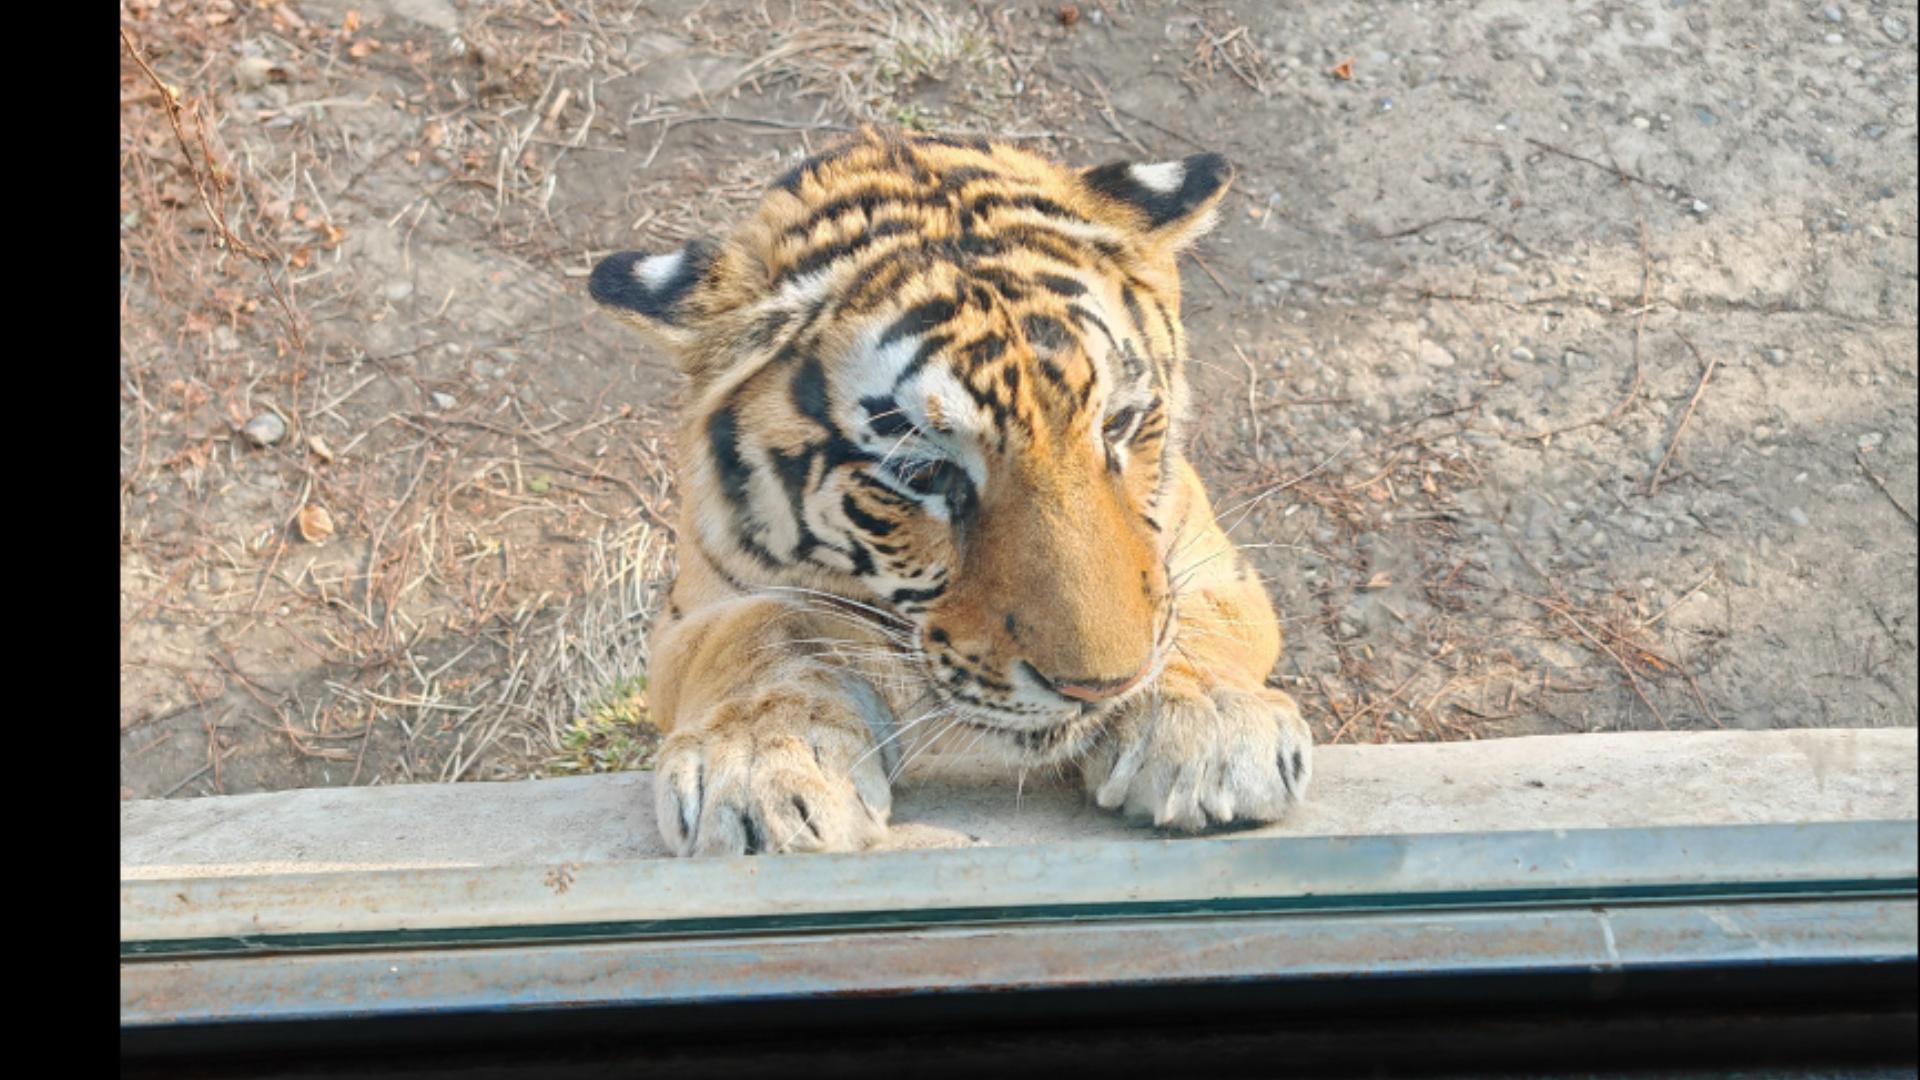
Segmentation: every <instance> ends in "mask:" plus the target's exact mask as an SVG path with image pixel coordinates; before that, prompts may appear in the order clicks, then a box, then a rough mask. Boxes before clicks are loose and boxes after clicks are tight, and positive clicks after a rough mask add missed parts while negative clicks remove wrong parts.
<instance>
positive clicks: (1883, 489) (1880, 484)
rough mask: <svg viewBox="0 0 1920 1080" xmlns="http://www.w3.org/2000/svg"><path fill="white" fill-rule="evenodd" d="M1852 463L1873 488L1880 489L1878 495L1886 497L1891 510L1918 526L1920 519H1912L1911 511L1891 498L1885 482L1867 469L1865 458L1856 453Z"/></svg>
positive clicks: (1890, 492)
mask: <svg viewBox="0 0 1920 1080" xmlns="http://www.w3.org/2000/svg"><path fill="white" fill-rule="evenodd" d="M1853 463H1854V464H1855V465H1858V466H1860V471H1861V472H1863V473H1866V474H1867V479H1869V480H1871V481H1873V486H1874V487H1877V488H1879V489H1880V494H1882V495H1885V496H1886V497H1887V501H1888V502H1890V503H1892V504H1893V508H1894V509H1895V510H1898V511H1900V512H1901V513H1902V514H1905V515H1906V517H1907V520H1908V521H1910V522H1912V523H1913V524H1914V525H1915V526H1920V518H1916V517H1914V516H1913V511H1911V510H1909V509H1907V508H1906V506H1905V504H1903V503H1901V501H1900V500H1899V499H1896V498H1894V497H1893V492H1892V491H1891V490H1889V489H1888V487H1887V482H1886V481H1885V480H1882V479H1880V476H1879V474H1877V473H1875V472H1874V471H1873V470H1872V469H1869V468H1867V461H1866V459H1865V458H1863V457H1861V456H1860V455H1859V454H1858V453H1855V454H1854V455H1853Z"/></svg>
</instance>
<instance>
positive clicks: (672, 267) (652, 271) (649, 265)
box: [633, 250, 687, 292]
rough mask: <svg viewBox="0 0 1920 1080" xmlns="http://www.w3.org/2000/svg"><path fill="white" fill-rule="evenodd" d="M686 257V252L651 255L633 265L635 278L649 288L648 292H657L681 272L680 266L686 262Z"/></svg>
mask: <svg viewBox="0 0 1920 1080" xmlns="http://www.w3.org/2000/svg"><path fill="white" fill-rule="evenodd" d="M686 257H687V253H686V252H685V251H684V250H681V251H669V252H667V253H666V254H665V255H649V256H648V257H646V258H644V259H641V260H640V261H639V262H637V263H634V264H633V276H634V277H635V278H637V279H639V281H640V284H642V285H645V286H646V287H647V291H648V292H656V291H658V290H659V289H660V288H661V286H663V285H665V284H666V283H667V282H669V281H672V280H673V275H675V274H677V273H679V272H680V264H681V263H682V262H684V261H686Z"/></svg>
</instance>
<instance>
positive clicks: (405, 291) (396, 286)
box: [380, 278, 413, 304]
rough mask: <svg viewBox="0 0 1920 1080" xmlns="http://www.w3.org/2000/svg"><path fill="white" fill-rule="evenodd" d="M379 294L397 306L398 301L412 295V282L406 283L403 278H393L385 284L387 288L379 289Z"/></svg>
mask: <svg viewBox="0 0 1920 1080" xmlns="http://www.w3.org/2000/svg"><path fill="white" fill-rule="evenodd" d="M380 293H381V295H382V296H385V297H386V298H387V299H388V300H391V301H392V302H394V303H396V304H397V303H399V302H400V301H402V300H405V299H406V298H407V297H409V296H412V295H413V282H411V281H408V280H407V279H405V278H395V279H394V280H392V281H389V282H387V287H386V288H384V289H381V290H380Z"/></svg>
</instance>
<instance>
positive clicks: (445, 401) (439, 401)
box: [433, 390, 459, 412]
mask: <svg viewBox="0 0 1920 1080" xmlns="http://www.w3.org/2000/svg"><path fill="white" fill-rule="evenodd" d="M458 404H459V402H458V401H455V400H454V397H453V395H452V394H444V393H441V392H440V391H438V390H435V391H434V392H433V407H434V408H436V409H439V410H440V411H441V412H445V411H447V410H448V409H451V408H453V407H454V406H455V405H458Z"/></svg>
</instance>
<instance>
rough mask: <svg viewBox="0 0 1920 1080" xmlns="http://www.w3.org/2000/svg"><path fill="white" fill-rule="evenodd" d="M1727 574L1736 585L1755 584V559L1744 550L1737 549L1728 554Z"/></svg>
mask: <svg viewBox="0 0 1920 1080" xmlns="http://www.w3.org/2000/svg"><path fill="white" fill-rule="evenodd" d="M1727 576H1728V577H1730V578H1732V579H1733V583H1734V584H1735V585H1752V584H1753V560H1752V559H1751V558H1748V557H1747V553H1746V552H1744V551H1736V552H1734V553H1733V554H1732V555H1729V556H1727Z"/></svg>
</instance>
